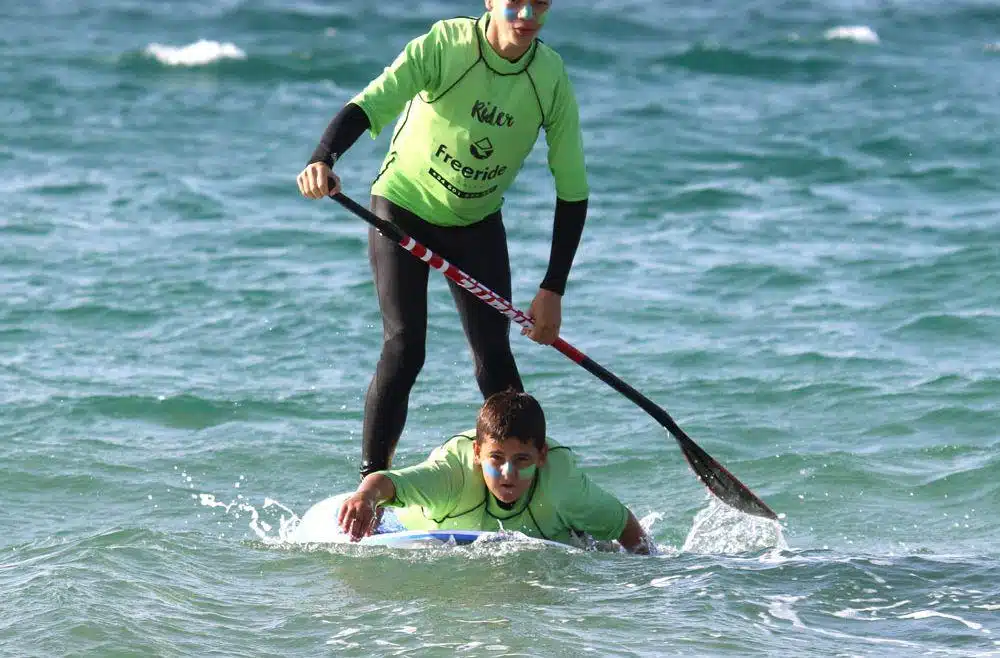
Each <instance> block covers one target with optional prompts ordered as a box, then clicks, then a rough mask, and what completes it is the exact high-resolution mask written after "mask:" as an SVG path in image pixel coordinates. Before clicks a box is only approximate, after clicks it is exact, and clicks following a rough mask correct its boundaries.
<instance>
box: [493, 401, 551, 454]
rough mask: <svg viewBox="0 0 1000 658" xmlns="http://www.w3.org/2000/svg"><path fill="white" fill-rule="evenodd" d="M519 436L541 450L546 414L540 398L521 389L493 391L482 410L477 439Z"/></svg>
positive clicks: (500, 439)
mask: <svg viewBox="0 0 1000 658" xmlns="http://www.w3.org/2000/svg"><path fill="white" fill-rule="evenodd" d="M487 438H490V439H493V440H495V441H506V440H507V439H510V438H518V439H520V440H521V441H522V442H524V443H531V444H533V445H534V446H535V447H536V448H538V449H539V450H541V449H542V448H543V447H544V446H545V414H544V413H543V412H542V406H541V405H540V404H538V400H536V399H535V398H533V397H532V396H530V395H528V394H527V393H522V392H520V391H515V390H513V389H507V390H506V391H501V392H499V393H494V394H493V395H491V396H490V397H489V398H487V400H486V402H484V403H483V406H482V408H481V409H480V410H479V418H478V419H477V420H476V440H477V441H478V440H481V439H487Z"/></svg>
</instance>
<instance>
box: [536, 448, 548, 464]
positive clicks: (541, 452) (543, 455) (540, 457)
mask: <svg viewBox="0 0 1000 658" xmlns="http://www.w3.org/2000/svg"><path fill="white" fill-rule="evenodd" d="M548 455H549V444H548V443H546V444H545V445H543V446H542V449H541V450H539V451H538V465H539V466H544V465H545V458H546V457H548Z"/></svg>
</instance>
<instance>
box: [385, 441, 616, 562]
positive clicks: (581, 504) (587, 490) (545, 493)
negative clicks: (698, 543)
mask: <svg viewBox="0 0 1000 658" xmlns="http://www.w3.org/2000/svg"><path fill="white" fill-rule="evenodd" d="M475 435H476V433H475V430H470V431H468V432H463V433H462V434H459V435H456V436H454V437H452V438H451V439H450V440H449V441H448V442H447V443H445V444H444V445H442V446H440V447H438V448H436V449H435V450H434V451H433V452H432V453H431V454H430V456H429V457H428V458H427V460H426V461H424V462H422V463H420V464H416V465H415V466H410V467H407V468H401V469H393V470H388V471H381V473H382V474H383V475H385V476H387V477H388V478H389V479H390V480H392V483H393V485H395V487H396V496H395V498H394V499H393V500H391V501H389V503H388V505H389V506H390V507H400V508H402V509H400V510H398V511H397V512H396V516H397V517H398V518H399V520H400V522H401V523H402V524H403V525H404V526H405V527H406V528H407V529H408V530H434V529H441V530H501V529H503V530H516V531H519V532H522V533H524V534H526V535H528V536H531V537H539V538H542V539H550V540H552V541H558V542H562V543H570V542H571V541H572V535H573V533H581V532H585V533H587V534H590V535H591V536H593V537H594V538H595V539H618V538H619V537H621V534H622V532H623V531H624V530H625V524H626V523H627V522H628V517H629V511H628V508H626V507H625V506H624V505H623V504H622V503H621V502H620V501H619V500H618V499H617V498H615V497H614V496H612V495H611V494H609V493H608V492H606V491H605V490H604V489H602V488H601V487H599V486H597V485H596V484H594V483H593V482H591V481H590V479H589V478H588V477H587V476H586V475H585V474H584V473H582V472H581V471H580V470H578V469H577V466H576V459H575V458H574V457H573V454H572V452H571V451H570V449H569V448H566V447H565V446H561V445H559V444H557V443H556V442H554V441H552V440H551V439H547V440H546V442H547V443H548V446H549V451H548V457H547V459H546V460H545V464H544V465H543V466H541V467H540V468H539V469H538V470H537V471H536V473H535V477H534V480H533V481H532V484H531V488H530V489H529V490H528V491H527V492H526V493H525V494H524V495H522V496H521V498H520V499H518V501H517V502H516V503H515V504H514V506H513V507H512V508H511V509H509V510H508V509H503V508H502V507H500V505H499V504H498V503H497V500H496V498H495V497H494V496H493V495H492V494H491V493H490V492H489V490H488V489H487V488H486V482H485V481H484V480H483V472H482V470H481V468H480V467H478V466H476V465H475V464H474V463H473V453H474V447H473V441H474V439H475Z"/></svg>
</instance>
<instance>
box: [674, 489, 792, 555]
mask: <svg viewBox="0 0 1000 658" xmlns="http://www.w3.org/2000/svg"><path fill="white" fill-rule="evenodd" d="M787 548H788V544H787V543H785V537H784V535H783V534H782V532H781V525H780V524H779V523H778V522H777V521H771V520H769V519H762V518H760V517H758V516H750V515H749V514H744V513H743V512H740V511H738V510H735V509H733V508H732V507H729V506H728V505H726V504H724V503H721V502H719V501H718V500H717V499H715V498H710V499H709V503H708V507H707V508H705V509H703V510H701V511H700V512H698V514H697V515H695V517H694V522H693V523H692V525H691V530H690V531H688V535H687V538H686V539H685V540H684V546H683V548H681V550H682V551H683V552H685V553H709V554H721V555H737V554H740V553H750V552H754V551H759V550H764V549H778V550H785V549H787Z"/></svg>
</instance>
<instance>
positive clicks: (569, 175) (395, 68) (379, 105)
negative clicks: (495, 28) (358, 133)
mask: <svg viewBox="0 0 1000 658" xmlns="http://www.w3.org/2000/svg"><path fill="white" fill-rule="evenodd" d="M489 20H490V15H489V14H488V13H487V14H484V15H483V16H482V17H480V18H479V19H474V18H454V19H450V20H444V21H438V22H437V23H435V24H434V25H433V27H432V28H431V30H430V31H429V32H427V33H426V34H424V35H422V36H420V37H418V38H416V39H414V40H412V41H410V43H409V44H407V46H406V47H405V48H404V50H403V52H401V53H400V54H399V56H398V57H397V58H396V60H395V61H394V62H393V63H392V65H390V66H389V67H387V68H386V69H385V71H384V72H383V73H382V74H381V75H380V76H379V77H377V78H376V79H375V80H373V81H372V82H371V83H370V84H369V85H368V86H367V87H366V88H365V89H364V90H363V91H362V92H361V93H359V94H358V95H357V96H355V97H354V98H352V99H351V101H350V102H352V103H354V104H356V105H358V106H359V107H360V108H361V109H362V110H363V111H364V112H365V114H366V115H367V116H368V120H369V122H370V123H371V130H370V132H371V136H372V138H375V137H377V136H378V135H379V133H380V132H381V131H382V129H383V128H384V127H385V126H386V125H387V124H388V123H389V122H390V121H392V120H393V119H395V118H396V117H399V119H398V120H397V122H396V128H395V130H394V132H393V135H392V141H391V143H390V146H389V152H388V153H387V154H386V156H385V160H384V161H383V162H382V168H381V171H380V172H379V174H378V176H377V177H376V179H375V181H374V183H373V184H372V189H371V192H372V194H376V195H379V196H383V197H385V198H387V199H388V200H390V201H392V202H393V203H395V204H397V205H399V206H402V207H403V208H406V209H407V210H409V211H410V212H412V213H414V214H416V215H417V216H418V217H421V218H422V219H424V220H425V221H427V222H430V223H432V224H437V225H439V226H467V225H469V224H473V223H475V222H478V221H480V220H481V219H483V218H484V217H486V216H487V215H489V214H491V213H493V212H495V211H497V210H499V209H500V207H501V205H502V204H503V194H504V192H505V191H506V190H507V189H508V188H509V187H510V185H511V183H512V182H513V180H514V177H515V176H516V175H517V172H518V171H519V170H520V169H521V166H522V165H523V164H524V160H525V158H526V157H527V156H528V154H529V153H530V152H531V149H532V148H533V147H534V145H535V142H536V141H537V140H538V133H539V130H540V129H543V128H544V130H545V139H546V142H547V144H548V164H549V169H550V170H551V172H552V174H553V177H554V179H555V188H556V196H557V197H558V198H559V199H562V200H564V201H583V200H585V199H586V198H587V197H588V195H589V189H588V185H587V174H586V165H585V161H584V154H583V138H582V136H581V133H580V116H579V108H578V107H577V102H576V96H575V94H574V92H573V87H572V85H571V84H570V81H569V78H568V77H567V74H566V69H565V67H564V66H563V61H562V58H561V57H560V56H559V55H558V54H557V53H556V52H555V51H554V50H552V49H551V48H549V47H548V46H546V45H545V44H543V43H540V42H539V41H538V40H537V39H536V40H535V42H534V43H533V44H532V46H531V48H530V49H529V50H528V52H526V53H525V54H524V55H523V56H522V57H520V58H519V59H518V60H517V61H516V62H511V61H508V60H506V59H504V58H502V57H500V55H499V54H497V52H496V51H494V50H493V48H492V47H491V46H490V45H489V42H487V40H486V26H487V25H488V24H489Z"/></svg>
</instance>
